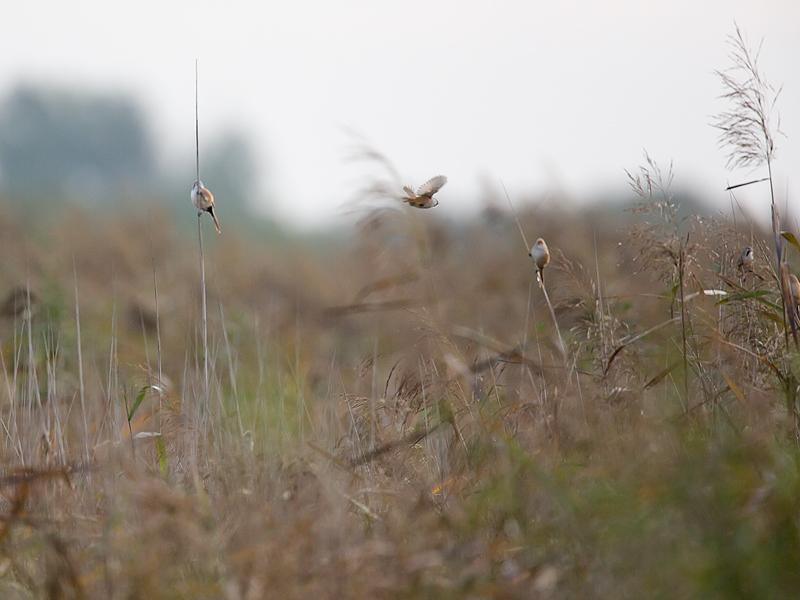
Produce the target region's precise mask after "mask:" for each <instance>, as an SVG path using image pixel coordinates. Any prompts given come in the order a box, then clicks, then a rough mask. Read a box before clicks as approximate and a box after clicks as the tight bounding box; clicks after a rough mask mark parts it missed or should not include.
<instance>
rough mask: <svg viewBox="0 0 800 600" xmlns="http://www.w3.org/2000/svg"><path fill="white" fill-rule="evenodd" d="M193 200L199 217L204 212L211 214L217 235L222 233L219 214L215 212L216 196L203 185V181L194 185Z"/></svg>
mask: <svg viewBox="0 0 800 600" xmlns="http://www.w3.org/2000/svg"><path fill="white" fill-rule="evenodd" d="M191 199H192V204H194V206H195V208H196V209H197V210H198V213H197V216H198V217H199V216H200V215H201V214H203V213H204V212H207V213H208V214H210V215H211V218H212V219H213V221H214V228H215V229H216V230H217V233H218V234H219V233H222V228H221V227H220V226H219V219H217V213H216V212H215V210H214V194H212V193H211V190H209V189H208V188H207V187H206V186H204V185H203V182H202V181H200V180H198V181H195V182H194V183H193V184H192V193H191Z"/></svg>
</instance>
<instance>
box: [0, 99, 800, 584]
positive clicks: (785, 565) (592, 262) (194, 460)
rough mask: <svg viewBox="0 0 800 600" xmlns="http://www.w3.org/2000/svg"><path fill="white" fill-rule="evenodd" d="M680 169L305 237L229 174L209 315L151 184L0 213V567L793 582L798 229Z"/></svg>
mask: <svg viewBox="0 0 800 600" xmlns="http://www.w3.org/2000/svg"><path fill="white" fill-rule="evenodd" d="M739 110H741V107H740V108H739ZM719 125H720V126H724V125H725V123H724V122H720V123H719ZM728 125H730V123H729V124H728ZM732 126H734V127H735V126H736V124H735V123H734V124H733V125H732ZM729 141H730V140H729ZM756 141H758V140H756ZM762 141H763V139H762ZM746 148H747V146H739V150H740V151H743V149H746ZM734 150H735V148H734ZM762 150H765V151H766V153H767V154H766V156H765V160H766V162H767V163H769V161H770V160H771V158H772V157H771V154H770V153H771V148H770V147H769V146H766V147H765V148H762ZM757 151H758V148H756V154H757ZM739 156H740V157H741V156H742V155H741V154H740V155H739ZM757 158H758V156H757V155H756V159H754V160H757ZM678 177H679V173H678ZM671 179H672V178H671V174H670V171H669V170H668V169H667V168H666V166H664V167H662V168H659V167H658V165H656V164H655V163H654V162H652V161H645V164H644V165H643V166H642V167H641V168H640V169H633V170H632V173H631V184H632V186H633V189H634V191H635V192H636V193H637V194H638V196H639V198H638V203H637V204H636V205H635V207H633V208H631V209H629V210H623V209H622V208H619V209H604V210H601V209H588V208H585V209H581V211H579V212H571V211H568V210H566V209H564V210H559V209H558V208H555V207H557V206H559V204H560V202H558V200H559V199H558V198H549V199H548V200H547V201H542V202H539V203H535V202H534V203H527V204H524V206H523V205H522V204H520V205H519V206H518V209H519V214H518V217H519V223H517V222H516V213H514V212H512V210H511V208H510V207H509V205H508V203H507V201H506V199H505V197H503V196H502V195H500V196H499V199H498V200H497V201H496V202H495V203H494V204H487V208H486V209H485V210H484V211H483V212H482V213H481V214H480V215H479V216H478V217H476V218H475V219H473V220H470V221H468V222H463V223H459V224H454V223H451V222H448V221H446V220H445V219H443V218H442V217H441V216H440V215H439V214H438V213H437V211H436V210H431V211H422V210H414V209H412V208H409V207H404V206H402V205H400V204H399V203H394V204H392V203H383V204H371V205H370V203H369V202H367V203H366V204H368V205H370V206H371V208H364V207H363V206H362V208H361V209H360V213H359V214H360V221H359V223H358V225H357V226H356V227H355V228H354V229H353V230H352V231H350V232H348V233H347V235H339V236H331V237H329V238H326V239H324V240H317V241H316V242H314V243H312V242H309V241H308V240H294V241H293V240H291V239H290V240H288V241H282V242H281V243H280V244H274V243H270V242H269V241H268V240H259V239H257V238H255V237H252V236H244V235H239V234H237V232H236V231H235V230H233V229H231V228H225V212H224V204H223V203H222V202H221V201H220V208H219V212H220V216H221V219H222V223H223V228H225V232H224V234H223V235H222V236H219V237H215V235H214V234H213V230H212V229H211V226H210V223H209V222H208V221H207V220H206V219H204V220H203V224H204V239H203V241H204V260H205V271H206V283H207V298H208V303H207V313H208V317H207V328H208V337H207V344H204V339H203V337H204V336H203V319H202V311H201V300H200V299H201V286H200V276H199V273H200V264H199V260H200V259H199V257H198V252H197V240H196V239H192V238H191V237H187V236H186V235H185V234H184V233H179V232H178V229H176V226H175V224H174V223H172V222H171V220H170V218H167V217H165V216H163V215H161V213H159V211H158V210H157V209H156V208H155V207H151V208H149V209H148V210H146V211H145V210H142V209H141V207H140V206H137V211H136V213H133V212H131V213H130V214H126V215H116V216H109V215H92V214H88V213H84V212H81V211H80V210H79V209H74V210H70V211H65V213H64V214H63V216H59V217H58V218H50V219H48V221H47V222H46V223H39V224H37V225H36V226H32V225H31V223H30V221H28V220H25V221H17V220H15V217H14V212H13V210H12V209H11V208H8V209H7V210H3V211H0V214H2V215H4V217H3V220H2V221H0V250H1V251H2V256H3V260H2V261H0V290H2V291H3V293H6V294H7V297H6V301H5V303H4V304H3V305H2V306H0V313H1V314H2V320H0V344H1V346H0V358H1V359H2V362H1V363H0V367H2V373H0V451H2V460H3V465H4V468H3V470H2V475H1V476H0V597H2V598H9V599H13V598H35V597H51V598H228V599H251V598H253V599H255V598H265V597H271V598H307V597H317V598H412V597H413V598H488V597H496V598H781V597H787V598H791V597H796V595H797V590H798V589H800V569H798V564H800V520H799V516H800V513H798V498H800V446H798V440H800V403H798V389H799V388H798V386H799V383H798V382H800V351H798V343H797V339H796V336H797V333H796V331H795V327H796V323H797V321H796V312H797V310H796V307H795V303H794V299H793V296H792V294H791V289H790V287H789V283H788V282H789V279H788V275H789V271H790V270H791V265H793V264H795V265H796V264H799V263H800V257H799V256H798V252H800V245H798V244H797V243H796V238H795V237H794V236H793V234H792V233H791V229H792V228H791V227H790V226H789V225H788V223H790V220H789V219H788V218H787V217H788V215H784V218H783V219H781V216H780V214H779V211H778V210H777V207H776V206H773V209H772V210H773V213H772V217H773V218H772V223H773V230H772V231H766V230H763V229H762V228H760V227H759V225H758V224H757V223H755V222H754V221H753V219H752V215H750V214H748V213H747V212H746V211H743V210H741V207H739V206H737V204H736V201H735V196H733V195H732V202H731V210H730V211H727V212H726V213H725V214H721V213H720V214H717V215H711V216H708V215H706V216H700V215H690V214H685V212H684V211H682V210H681V207H680V206H678V205H676V200H675V198H674V196H673V192H672V183H671ZM209 183H211V182H209ZM758 185H761V186H762V189H764V193H765V194H768V191H767V189H768V188H767V186H769V184H768V183H766V182H762V183H761V184H758ZM371 189H372V190H373V191H374V190H378V189H380V186H379V185H377V184H376V186H373V187H372V188H371ZM367 200H369V198H367ZM186 210H187V214H186V220H187V222H193V221H192V220H193V219H194V213H193V211H192V209H191V208H190V207H189V205H188V204H187V209H186ZM518 225H519V227H518ZM184 229H185V228H184ZM520 231H521V232H523V235H524V237H525V238H527V240H528V241H529V242H530V241H532V240H534V239H536V238H537V237H539V236H541V237H544V238H545V239H546V240H547V242H548V244H549V247H550V250H551V253H552V257H553V258H552V262H551V264H550V265H549V266H548V267H547V269H546V277H545V282H546V288H545V287H544V286H543V285H540V283H538V282H537V280H536V276H535V270H534V268H533V265H532V263H531V261H530V259H529V258H528V256H527V255H526V254H527V251H528V247H527V244H526V243H523V241H522V236H521V235H520ZM795 233H797V234H798V235H800V232H795ZM747 245H751V246H753V248H754V253H755V262H754V266H753V270H752V272H751V271H748V270H742V269H739V268H738V267H737V261H738V259H739V256H740V253H741V250H742V248H743V247H744V246H747ZM776 246H778V247H779V248H780V249H779V251H778V254H777V255H776ZM545 293H546V295H545ZM562 343H563V345H562ZM206 357H207V360H208V363H207V364H208V371H207V375H206V370H205V359H206Z"/></svg>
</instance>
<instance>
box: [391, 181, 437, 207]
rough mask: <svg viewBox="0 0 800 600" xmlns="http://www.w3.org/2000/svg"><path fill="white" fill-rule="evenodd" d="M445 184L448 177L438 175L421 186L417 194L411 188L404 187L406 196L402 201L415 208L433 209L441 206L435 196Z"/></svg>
mask: <svg viewBox="0 0 800 600" xmlns="http://www.w3.org/2000/svg"><path fill="white" fill-rule="evenodd" d="M445 183H447V177H445V176H444V175H437V176H436V177H432V178H431V179H429V180H428V181H426V182H425V183H423V184H422V185H421V186H419V189H417V191H416V192H415V191H414V190H412V189H411V187H410V186H407V185H406V186H403V191H404V192H405V193H406V195H405V197H404V198H403V199H402V200H403V202H405V203H407V204H408V205H410V206H413V207H414V208H433V207H434V206H438V205H439V201H438V200H437V199H436V198H434V197H433V195H434V194H435V193H436V192H438V191H439V190H440V189H442V188H443V187H444V184H445Z"/></svg>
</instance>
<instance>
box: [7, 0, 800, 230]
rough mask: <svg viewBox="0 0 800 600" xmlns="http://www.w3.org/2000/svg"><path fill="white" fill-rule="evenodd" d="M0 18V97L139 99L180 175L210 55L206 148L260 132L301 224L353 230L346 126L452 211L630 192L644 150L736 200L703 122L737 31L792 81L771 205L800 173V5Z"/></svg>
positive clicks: (424, 5) (63, 11)
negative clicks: (67, 86) (12, 92)
mask: <svg viewBox="0 0 800 600" xmlns="http://www.w3.org/2000/svg"><path fill="white" fill-rule="evenodd" d="M3 13H4V14H3V19H2V21H0V39H2V40H3V41H2V48H3V51H2V52H0V93H4V92H6V91H8V89H10V87H12V86H13V85H14V84H15V83H16V82H18V81H19V80H27V81H31V80H32V81H57V82H69V83H71V84H73V85H75V86H78V87H87V88H92V89H116V90H123V91H130V92H132V93H133V94H135V95H136V96H137V97H138V98H140V99H141V100H142V102H143V103H144V104H145V106H146V107H147V108H148V110H149V112H150V115H151V117H152V120H153V123H154V126H155V127H156V131H155V133H156V134H157V135H159V136H160V138H161V139H162V140H163V147H164V148H165V151H164V152H165V155H166V156H169V157H172V158H174V157H175V156H183V155H185V156H186V157H187V159H191V157H192V156H193V143H194V139H193V127H194V123H193V93H194V92H193V85H194V71H193V69H194V58H195V57H196V56H197V57H199V59H200V79H201V81H200V92H201V99H200V104H201V137H203V138H204V139H206V140H209V139H211V137H212V134H213V132H214V131H215V130H219V129H221V128H223V127H227V126H230V125H232V124H233V125H238V126H240V127H241V128H242V129H244V130H245V131H246V132H249V133H250V134H251V135H252V136H253V139H254V141H255V142H256V143H257V144H258V148H259V151H260V152H261V157H262V159H263V160H264V161H265V165H266V168H265V173H268V174H269V181H266V182H265V186H266V187H268V188H269V189H270V190H271V191H273V192H274V195H275V202H276V204H275V207H274V208H275V210H276V211H277V212H278V214H279V215H281V216H282V217H285V218H287V219H289V220H291V221H292V222H295V223H301V224H320V223H322V222H324V221H325V220H328V219H330V218H332V217H335V216H336V215H338V214H341V213H342V209H341V204H342V202H344V200H345V199H346V198H347V196H348V193H349V190H350V189H351V187H352V185H353V183H354V182H356V181H358V179H359V177H360V171H359V170H358V169H357V167H356V166H354V165H353V164H348V163H347V162H346V161H345V157H346V156H347V154H348V149H349V148H350V145H351V143H350V140H349V138H348V137H347V135H346V133H345V131H346V130H347V129H353V130H356V131H358V132H360V133H361V134H363V135H364V136H365V137H366V138H368V139H369V140H371V141H372V142H373V144H374V145H375V146H376V147H377V148H378V149H379V150H381V151H382V152H384V153H385V154H386V155H388V156H389V157H390V158H391V159H392V160H393V162H394V163H395V164H396V165H397V167H398V168H399V170H400V171H401V172H402V174H403V175H404V176H405V177H407V179H408V180H409V182H413V183H420V182H421V181H422V180H424V179H425V178H427V177H429V176H431V175H434V174H437V173H440V172H441V173H444V174H446V175H448V176H449V178H450V183H449V184H448V186H447V187H445V188H444V190H443V191H442V193H441V206H440V208H442V209H443V210H444V211H445V212H448V211H452V212H453V213H457V212H460V211H466V210H468V209H469V207H470V205H471V204H472V203H473V202H474V200H475V197H476V195H477V190H478V189H479V181H480V177H481V176H485V175H492V176H498V177H502V178H503V179H504V180H505V182H506V185H507V186H508V188H509V189H510V191H511V192H512V194H522V193H523V192H536V191H542V190H545V189H552V188H553V187H554V186H559V187H561V188H563V189H565V190H566V191H568V192H570V193H571V194H573V195H574V196H576V197H580V196H582V195H586V194H587V193H589V192H591V191H592V190H599V189H607V188H609V187H611V186H614V185H620V186H621V185H622V184H623V183H624V173H623V171H622V170H623V168H626V167H629V168H630V167H634V166H635V165H637V164H638V163H639V162H640V159H641V152H642V149H643V148H647V149H648V150H649V151H650V153H651V154H652V155H653V156H654V157H655V158H656V159H659V160H664V161H667V160H669V159H670V158H672V159H674V161H675V166H676V172H677V177H678V181H679V182H680V183H683V184H686V185H693V186H695V187H696V188H697V189H698V191H700V192H703V193H706V194H707V195H708V196H709V198H710V199H711V200H715V201H718V202H719V203H720V204H721V205H722V204H723V203H727V197H726V196H725V194H724V193H723V192H721V189H722V187H723V186H724V183H725V181H726V180H728V179H730V180H732V181H736V180H741V179H742V178H743V177H746V176H747V175H748V173H734V174H731V173H729V172H727V171H726V169H725V168H724V155H723V153H722V152H721V151H720V150H719V149H718V148H717V144H716V133H715V132H714V131H713V130H712V129H711V128H710V127H709V125H708V123H709V121H710V116H711V115H712V114H713V113H715V112H716V111H718V109H719V108H720V103H719V101H718V100H717V99H716V96H717V95H718V94H719V92H720V88H719V85H718V83H717V81H716V79H715V77H714V75H713V70H714V69H715V68H720V67H724V66H725V65H726V64H727V62H726V52H727V49H726V47H725V43H724V42H725V36H726V35H727V34H728V33H730V32H731V31H732V29H733V21H734V20H736V21H738V23H739V25H740V26H741V27H742V28H743V29H744V30H745V31H746V32H747V34H748V37H749V38H750V40H751V41H752V42H753V43H757V42H758V40H759V39H760V38H762V37H764V38H765V44H764V49H763V52H762V66H763V70H764V71H765V72H766V74H767V76H768V77H769V78H770V79H771V80H772V81H774V82H776V83H783V84H784V92H783V96H782V99H781V102H780V106H781V108H782V110H781V113H782V128H783V130H784V132H785V133H786V134H787V136H788V139H781V140H779V144H780V150H779V160H778V163H777V171H778V179H779V185H778V188H779V190H781V191H783V190H785V189H786V185H787V183H788V185H789V189H790V195H791V189H792V188H791V185H792V182H791V181H789V179H788V174H790V173H797V172H799V171H800V169H798V167H800V146H799V144H800V70H798V68H797V59H798V57H800V2H797V0H764V1H761V2H755V1H754V0H672V1H670V2H650V1H643V0H609V1H606V2H598V1H590V0H562V1H559V2H556V1H553V2H533V1H522V0H514V1H511V0H493V1H477V0H448V1H443V0H438V1H437V0H403V1H375V0H372V1H366V0H339V1H324V0H317V1H310V0H301V1H292V2H271V3H266V2H260V3H257V2H243V1H240V0H228V1H227V2H167V1H163V0H162V1H151V0H144V1H139V2H135V3H124V4H123V3H117V2H109V1H108V0H85V1H80V0H74V1H71V2H37V1H35V0H28V1H27V2H15V3H12V4H10V5H9V6H5V7H4V9H3ZM0 134H1V132H0ZM201 151H202V147H201ZM188 185H189V182H187V189H188ZM796 185H797V184H796V183H795V186H796ZM795 189H796V188H795ZM748 193H749V194H751V195H753V198H752V200H750V199H749V198H745V200H746V201H752V202H756V201H757V200H756V198H755V196H757V195H758V193H754V192H753V191H752V190H751V191H750V192H748ZM220 200H221V202H223V201H224V199H220Z"/></svg>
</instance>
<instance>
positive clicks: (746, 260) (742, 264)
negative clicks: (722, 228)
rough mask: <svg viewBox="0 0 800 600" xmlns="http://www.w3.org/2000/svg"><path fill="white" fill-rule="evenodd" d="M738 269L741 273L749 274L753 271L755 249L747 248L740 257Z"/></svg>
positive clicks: (737, 264)
mask: <svg viewBox="0 0 800 600" xmlns="http://www.w3.org/2000/svg"><path fill="white" fill-rule="evenodd" d="M736 268H737V269H739V271H740V272H741V273H749V272H751V271H752V270H753V248H752V247H751V246H745V247H744V249H743V250H742V253H741V255H740V256H739V262H738V263H736Z"/></svg>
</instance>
